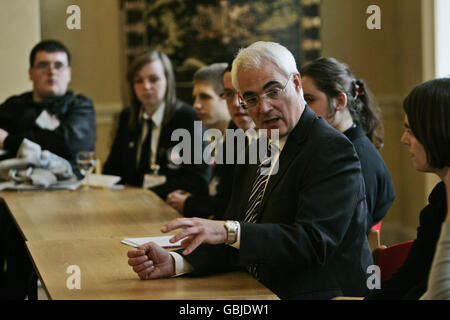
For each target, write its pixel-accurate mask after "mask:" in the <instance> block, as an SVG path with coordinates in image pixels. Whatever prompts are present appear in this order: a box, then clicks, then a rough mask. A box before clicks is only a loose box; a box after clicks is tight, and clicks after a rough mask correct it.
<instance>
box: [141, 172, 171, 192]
mask: <svg viewBox="0 0 450 320" xmlns="http://www.w3.org/2000/svg"><path fill="white" fill-rule="evenodd" d="M163 183H166V176H163V175H160V174H146V175H145V176H144V183H143V185H142V187H143V188H144V189H148V188H151V187H156V186H159V185H160V184H163Z"/></svg>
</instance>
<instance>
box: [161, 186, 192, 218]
mask: <svg viewBox="0 0 450 320" xmlns="http://www.w3.org/2000/svg"><path fill="white" fill-rule="evenodd" d="M190 196H191V194H190V193H189V192H185V191H183V190H175V191H173V192H171V193H169V195H168V196H167V198H166V202H167V203H168V204H169V205H170V206H171V207H172V208H174V209H175V210H177V211H178V212H179V213H181V214H183V211H184V202H185V201H186V199H187V198H188V197H190Z"/></svg>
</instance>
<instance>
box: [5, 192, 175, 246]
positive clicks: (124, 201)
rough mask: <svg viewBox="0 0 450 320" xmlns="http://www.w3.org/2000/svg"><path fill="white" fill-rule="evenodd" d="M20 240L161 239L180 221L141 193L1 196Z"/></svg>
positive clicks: (159, 202)
mask: <svg viewBox="0 0 450 320" xmlns="http://www.w3.org/2000/svg"><path fill="white" fill-rule="evenodd" d="M0 197H1V198H3V200H4V202H5V203H6V206H7V207H8V208H9V211H10V212H11V214H12V216H13V218H14V220H15V221H16V224H17V225H18V226H19V228H20V230H21V232H22V234H23V236H24V238H25V240H63V239H83V238H109V237H148V236H151V235H162V234H161V232H160V229H161V227H162V226H163V225H164V224H165V223H167V222H169V221H171V220H172V219H175V218H177V217H180V215H179V214H178V212H177V211H176V210H175V209H173V208H172V207H170V206H168V205H167V204H166V203H165V202H164V201H163V200H161V199H160V198H159V197H158V196H157V195H156V194H154V193H153V192H151V191H149V190H144V189H140V188H126V189H124V190H109V189H89V190H84V189H80V190H77V191H51V192H0Z"/></svg>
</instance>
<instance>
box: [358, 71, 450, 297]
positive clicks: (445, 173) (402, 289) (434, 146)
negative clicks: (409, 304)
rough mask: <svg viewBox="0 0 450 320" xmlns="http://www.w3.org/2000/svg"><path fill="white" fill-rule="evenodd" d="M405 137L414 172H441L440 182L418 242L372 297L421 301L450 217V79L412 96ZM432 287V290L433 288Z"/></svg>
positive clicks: (408, 100) (422, 215) (423, 214)
mask: <svg viewBox="0 0 450 320" xmlns="http://www.w3.org/2000/svg"><path fill="white" fill-rule="evenodd" d="M403 108H404V109H405V112H406V117H405V133H404V134H403V136H402V138H401V142H402V143H403V144H405V145H406V146H407V147H408V149H409V153H410V155H411V160H412V163H413V166H414V168H415V169H416V170H417V171H421V172H430V173H434V174H436V175H437V176H438V177H439V178H440V179H441V180H442V181H441V182H439V183H438V184H437V185H436V186H435V187H434V189H433V191H432V192H431V194H430V196H429V198H428V205H427V206H426V207H425V208H423V209H422V211H421V212H420V225H419V228H418V229H417V238H416V240H414V243H413V245H412V247H411V250H410V251H409V254H408V256H407V258H406V260H405V262H404V263H403V265H402V266H401V267H400V268H399V269H398V270H397V272H395V273H394V274H393V275H392V277H391V278H390V279H388V280H386V281H384V282H383V283H382V284H381V289H380V290H373V291H372V292H371V293H370V294H369V295H368V296H367V297H366V299H369V300H373V299H382V300H390V299H419V298H420V297H421V296H422V295H423V294H424V293H425V291H426V290H427V281H428V275H429V273H430V268H431V265H432V261H433V256H434V253H435V250H436V244H437V242H438V239H439V235H440V233H441V226H442V222H443V221H444V219H445V217H446V215H447V214H448V210H449V209H448V205H447V204H448V201H449V199H450V191H449V188H450V78H446V79H435V80H431V81H428V82H425V83H423V84H421V85H419V86H417V87H416V88H414V90H413V91H412V92H411V93H410V94H409V95H408V96H407V97H406V99H405V101H404V102H403ZM428 289H430V288H428Z"/></svg>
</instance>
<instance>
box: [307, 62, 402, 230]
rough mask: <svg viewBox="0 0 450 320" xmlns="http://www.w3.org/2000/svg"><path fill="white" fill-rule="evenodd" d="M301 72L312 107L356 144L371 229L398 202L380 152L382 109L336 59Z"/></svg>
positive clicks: (314, 65)
mask: <svg viewBox="0 0 450 320" xmlns="http://www.w3.org/2000/svg"><path fill="white" fill-rule="evenodd" d="M300 73H301V75H302V86H303V93H304V97H305V100H306V103H307V104H308V106H309V107H310V108H311V109H313V110H314V111H315V112H316V114H317V115H318V116H320V117H322V118H324V119H326V120H327V121H328V123H330V124H331V125H332V126H333V127H334V128H335V129H337V130H338V131H340V132H343V133H344V134H345V135H346V136H347V138H349V140H350V141H351V142H352V143H353V145H354V147H355V150H356V152H357V154H358V157H359V160H360V162H361V169H362V174H363V177H364V181H365V187H366V199H367V207H368V210H369V213H368V217H367V226H366V228H367V231H369V230H370V229H371V227H372V226H374V225H375V224H377V223H378V222H380V221H381V219H383V217H384V216H385V215H386V213H387V211H388V209H389V208H390V206H391V205H392V202H393V201H394V186H393V183H392V178H391V175H390V174H389V171H388V169H387V168H386V165H385V163H384V161H383V159H382V158H381V156H380V154H379V152H378V151H377V149H380V148H381V147H382V145H383V139H382V137H381V134H379V131H381V129H382V126H381V123H380V120H379V116H378V112H377V111H378V110H375V107H374V104H373V102H372V99H371V98H370V93H369V90H368V89H367V88H366V86H365V84H364V82H363V81H361V80H359V79H356V78H355V77H354V76H353V74H352V73H351V71H350V70H349V68H348V67H347V66H345V65H344V64H342V63H340V62H338V61H337V60H335V59H333V58H319V59H316V60H314V61H312V62H311V63H309V64H307V65H305V66H304V67H303V68H302V70H301V72H300Z"/></svg>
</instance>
